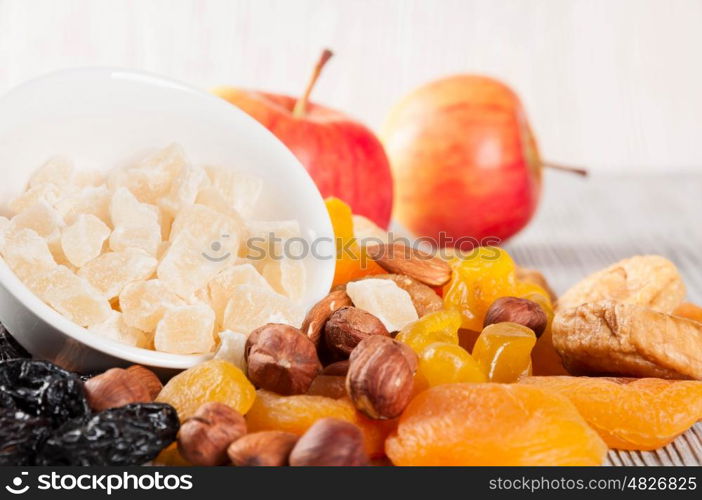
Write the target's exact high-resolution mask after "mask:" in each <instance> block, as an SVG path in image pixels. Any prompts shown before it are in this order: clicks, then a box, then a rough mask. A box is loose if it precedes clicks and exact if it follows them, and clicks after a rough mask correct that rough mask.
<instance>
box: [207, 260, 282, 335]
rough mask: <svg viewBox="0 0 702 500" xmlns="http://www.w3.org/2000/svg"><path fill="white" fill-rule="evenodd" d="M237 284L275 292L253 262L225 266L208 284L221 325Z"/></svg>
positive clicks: (218, 322) (218, 321)
mask: <svg viewBox="0 0 702 500" xmlns="http://www.w3.org/2000/svg"><path fill="white" fill-rule="evenodd" d="M237 285H251V286H255V287H257V288H261V289H263V290H269V291H270V292H273V289H272V288H271V287H270V285H269V284H268V282H267V281H266V279H265V278H264V277H263V276H261V274H259V272H258V271H257V270H256V268H255V267H254V266H252V265H251V264H239V265H235V266H229V267H226V268H224V269H223V270H221V271H220V272H219V273H217V275H216V276H215V277H214V278H212V279H211V280H210V282H209V285H208V286H209V290H210V299H211V301H212V307H213V309H214V311H215V314H216V316H217V324H219V325H221V324H222V321H223V320H224V308H225V307H226V306H227V302H228V301H229V297H230V295H231V293H232V290H233V288H234V287H235V286H237Z"/></svg>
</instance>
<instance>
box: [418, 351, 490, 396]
mask: <svg viewBox="0 0 702 500" xmlns="http://www.w3.org/2000/svg"><path fill="white" fill-rule="evenodd" d="M415 377H416V378H415V384H418V385H419V386H426V387H434V386H435V385H441V384H453V383H457V382H487V377H486V376H485V374H484V373H483V371H482V369H481V367H480V365H478V363H477V362H476V361H475V360H474V359H473V357H472V356H471V355H470V354H468V352H467V351H466V350H465V349H463V348H462V347H461V346H459V345H458V344H455V343H451V344H450V343H447V342H437V343H434V344H431V345H429V346H428V347H427V348H425V349H424V350H423V351H422V353H421V354H420V355H419V366H418V368H417V374H416V376H415Z"/></svg>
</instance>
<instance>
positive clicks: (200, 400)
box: [156, 359, 256, 422]
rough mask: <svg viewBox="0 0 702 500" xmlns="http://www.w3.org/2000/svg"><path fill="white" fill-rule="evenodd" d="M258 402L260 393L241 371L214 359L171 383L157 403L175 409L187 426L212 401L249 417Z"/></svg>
mask: <svg viewBox="0 0 702 500" xmlns="http://www.w3.org/2000/svg"><path fill="white" fill-rule="evenodd" d="M254 399H256V389H254V386H253V385H252V384H251V382H249V380H248V379H247V378H246V375H244V373H243V372H242V371H241V370H240V369H239V368H237V367H236V366H234V365H233V364H232V363H230V362H228V361H224V360H223V359H211V360H209V361H205V362H204V363H200V364H199V365H197V366H194V367H192V368H188V369H187V370H185V371H184V372H181V373H179V374H178V375H176V376H175V377H173V378H172V379H171V380H169V381H168V383H167V384H166V385H165V386H164V387H163V390H162V391H161V393H160V394H159V395H158V397H157V398H156V401H157V402H159V403H168V404H170V405H171V406H173V407H174V408H175V409H176V411H177V412H178V417H180V421H181V422H184V421H185V420H186V419H188V418H190V417H192V416H193V414H194V413H195V412H196V411H197V409H198V408H200V406H202V405H203V404H205V403H209V402H210V401H216V402H218V403H222V404H225V405H228V406H231V407H232V408H234V409H235V410H236V411H238V412H239V413H241V414H242V415H245V414H246V412H248V411H249V408H251V405H252V404H253V402H254Z"/></svg>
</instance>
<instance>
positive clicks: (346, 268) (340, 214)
mask: <svg viewBox="0 0 702 500" xmlns="http://www.w3.org/2000/svg"><path fill="white" fill-rule="evenodd" d="M325 203H326V206H327V211H328V212H329V217H330V218H331V222H332V227H333V228H334V236H335V239H336V271H335V272H334V281H333V283H332V286H337V285H343V284H344V283H348V282H349V281H352V280H355V279H358V278H361V277H363V276H368V275H372V274H385V273H386V271H385V270H384V269H383V268H382V267H380V266H379V265H378V264H376V263H375V261H373V260H372V259H370V258H369V257H368V256H367V255H366V253H365V249H364V248H363V247H361V246H360V245H358V243H356V240H355V237H354V232H353V214H352V213H351V207H349V205H347V204H346V203H344V202H343V201H341V200H340V199H338V198H327V199H326V201H325Z"/></svg>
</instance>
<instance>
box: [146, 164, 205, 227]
mask: <svg viewBox="0 0 702 500" xmlns="http://www.w3.org/2000/svg"><path fill="white" fill-rule="evenodd" d="M209 182H210V180H209V178H208V177H207V174H206V173H205V171H204V170H203V169H202V168H201V167H186V168H185V169H184V171H183V172H182V173H181V174H180V175H179V176H178V177H176V178H175V179H174V180H173V182H172V183H171V187H170V189H169V191H168V193H166V195H165V196H164V197H163V198H161V199H159V200H158V206H159V207H161V209H162V210H163V211H164V212H166V213H167V214H170V215H171V216H175V215H176V214H177V213H178V212H179V211H180V210H181V209H183V208H184V207H187V206H188V205H192V204H194V203H195V200H196V198H197V195H198V192H199V191H200V190H201V189H203V188H205V187H207V185H208V184H209Z"/></svg>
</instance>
